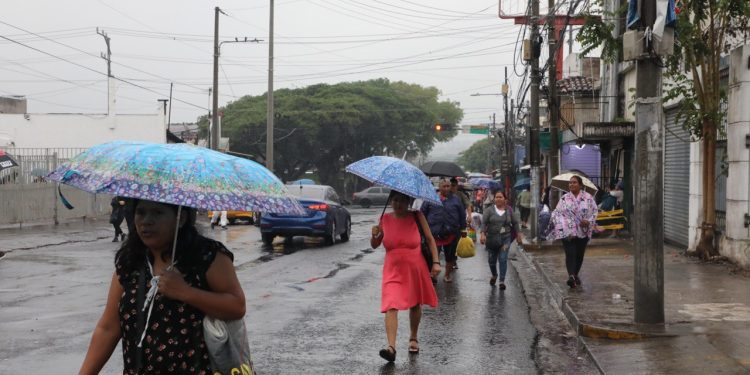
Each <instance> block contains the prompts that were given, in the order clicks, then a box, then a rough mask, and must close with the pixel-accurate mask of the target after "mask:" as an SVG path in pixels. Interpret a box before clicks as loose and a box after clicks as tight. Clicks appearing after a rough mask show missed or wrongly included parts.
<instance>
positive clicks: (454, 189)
mask: <svg viewBox="0 0 750 375" xmlns="http://www.w3.org/2000/svg"><path fill="white" fill-rule="evenodd" d="M450 182H451V194H453V195H455V196H457V197H458V199H460V200H461V204H463V206H464V209H465V210H466V221H467V224H471V217H472V216H471V213H472V212H473V211H472V209H473V207H472V204H471V199H469V196H468V195H466V193H465V192H463V191H459V190H458V179H457V178H455V177H453V178H451V180H450Z"/></svg>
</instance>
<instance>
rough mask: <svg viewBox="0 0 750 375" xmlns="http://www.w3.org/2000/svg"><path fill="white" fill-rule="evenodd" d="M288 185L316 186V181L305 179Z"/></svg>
mask: <svg viewBox="0 0 750 375" xmlns="http://www.w3.org/2000/svg"><path fill="white" fill-rule="evenodd" d="M287 185H315V181H313V180H311V179H309V178H303V179H301V180H296V181H292V182H288V183H287Z"/></svg>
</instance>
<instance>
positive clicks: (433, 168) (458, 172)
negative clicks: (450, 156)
mask: <svg viewBox="0 0 750 375" xmlns="http://www.w3.org/2000/svg"><path fill="white" fill-rule="evenodd" d="M419 169H421V170H422V172H424V174H426V175H428V176H441V177H466V173H464V170H463V169H461V167H459V166H458V165H457V164H456V163H452V162H449V161H428V162H427V163H424V164H422V166H421V167H419Z"/></svg>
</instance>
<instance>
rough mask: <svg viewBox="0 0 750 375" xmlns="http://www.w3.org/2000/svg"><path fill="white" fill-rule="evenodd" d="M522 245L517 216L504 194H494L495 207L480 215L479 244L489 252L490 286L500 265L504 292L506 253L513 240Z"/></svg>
mask: <svg viewBox="0 0 750 375" xmlns="http://www.w3.org/2000/svg"><path fill="white" fill-rule="evenodd" d="M514 239H515V240H516V241H517V242H518V244H519V245H520V244H522V243H523V234H522V233H521V230H520V228H519V225H518V215H517V214H515V213H514V212H513V209H512V208H511V204H510V203H509V202H508V198H507V197H506V196H505V192H503V191H501V190H499V191H497V192H496V193H495V205H494V206H493V207H491V208H488V209H486V210H485V211H484V214H483V215H482V235H481V237H480V240H479V242H480V243H482V244H483V245H484V246H485V249H487V252H489V264H490V272H491V273H492V277H491V278H490V285H492V286H494V285H495V283H496V282H497V279H498V272H497V265H498V262H499V263H500V275H499V276H500V289H502V290H505V274H506V272H507V271H508V252H509V251H510V245H511V243H512V242H513V240H514Z"/></svg>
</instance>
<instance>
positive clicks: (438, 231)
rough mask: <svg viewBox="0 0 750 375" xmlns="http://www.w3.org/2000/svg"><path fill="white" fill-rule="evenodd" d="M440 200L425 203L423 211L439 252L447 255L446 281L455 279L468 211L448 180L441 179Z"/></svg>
mask: <svg viewBox="0 0 750 375" xmlns="http://www.w3.org/2000/svg"><path fill="white" fill-rule="evenodd" d="M440 201H441V202H442V204H440V205H437V204H434V203H425V204H424V205H423V206H422V213H423V214H424V216H425V217H426V218H427V223H428V224H429V225H430V232H432V236H433V237H435V242H436V244H437V247H438V252H440V251H441V250H442V251H443V254H444V256H445V278H444V280H445V282H446V283H450V282H452V281H453V276H452V274H453V267H454V266H455V265H456V246H457V245H458V240H459V239H460V238H461V230H463V229H465V228H466V211H465V209H464V205H463V204H462V203H461V200H460V199H458V197H456V196H455V195H453V194H452V193H451V184H450V182H448V180H445V179H443V180H440Z"/></svg>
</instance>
